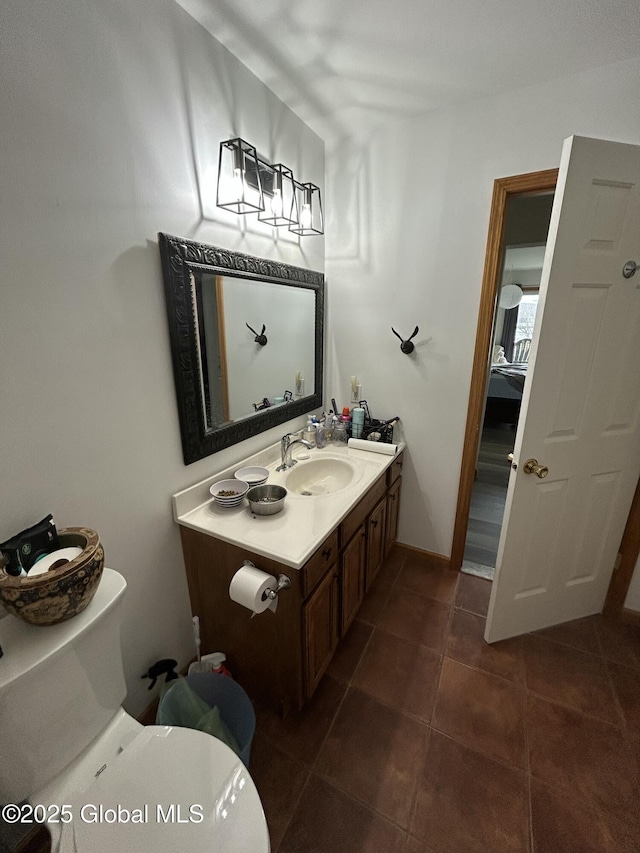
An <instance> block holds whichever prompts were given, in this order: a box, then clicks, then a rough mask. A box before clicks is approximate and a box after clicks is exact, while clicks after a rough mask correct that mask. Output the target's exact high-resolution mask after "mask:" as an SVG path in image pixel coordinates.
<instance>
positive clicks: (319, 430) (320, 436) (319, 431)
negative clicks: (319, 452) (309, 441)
mask: <svg viewBox="0 0 640 853" xmlns="http://www.w3.org/2000/svg"><path fill="white" fill-rule="evenodd" d="M314 426H315V428H316V447H326V444H327V436H326V435H325V431H324V424H323V423H322V421H320V422H319V423H317V424H314Z"/></svg>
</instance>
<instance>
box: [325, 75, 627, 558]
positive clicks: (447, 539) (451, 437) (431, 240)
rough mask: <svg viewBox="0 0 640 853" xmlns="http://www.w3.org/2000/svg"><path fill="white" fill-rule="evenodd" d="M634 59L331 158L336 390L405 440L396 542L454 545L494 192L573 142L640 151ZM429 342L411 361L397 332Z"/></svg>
mask: <svg viewBox="0 0 640 853" xmlns="http://www.w3.org/2000/svg"><path fill="white" fill-rule="evenodd" d="M638 91H640V61H639V60H637V59H636V60H632V61H628V62H624V63H619V64H616V65H611V66H607V67H604V68H601V69H598V70H596V71H592V72H589V73H583V74H579V75H575V76H572V77H569V78H564V79H562V80H559V81H554V82H552V83H547V84H544V85H538V86H534V87H530V88H527V89H523V90H521V91H517V92H512V93H508V94H503V95H500V96H497V97H493V98H486V99H484V100H479V101H476V102H474V103H470V104H466V105H463V106H460V107H456V108H455V109H448V110H441V111H438V112H434V113H431V114H428V115H425V116H422V117H419V118H415V119H412V120H409V121H405V122H402V123H398V124H394V125H391V126H386V127H384V128H382V129H379V130H376V131H374V132H372V133H370V134H367V135H365V136H362V137H358V138H354V139H351V140H350V141H348V142H345V143H342V144H341V145H339V146H338V147H337V148H336V150H335V151H331V152H330V153H329V152H328V155H327V184H328V189H327V201H326V209H327V222H328V228H327V281H328V317H329V319H328V328H329V332H330V335H329V343H328V353H329V371H328V379H327V381H328V390H329V392H330V393H331V394H334V395H335V396H336V398H338V402H339V404H340V403H341V401H344V400H345V399H347V397H346V395H347V393H348V388H349V377H350V376H351V375H357V376H358V378H359V380H360V381H361V382H362V384H363V393H364V396H365V398H366V399H367V400H368V402H369V404H370V406H371V409H372V412H373V413H374V414H375V415H377V416H383V415H384V416H391V415H396V414H398V415H400V416H401V418H402V420H403V422H404V429H405V433H406V437H407V441H408V464H407V465H406V466H405V469H404V472H405V476H404V482H403V494H402V502H401V514H400V529H399V538H400V541H402V542H404V543H407V544H410V545H413V546H416V547H418V548H422V549H425V550H427V551H432V552H436V553H440V554H444V555H449V554H450V553H451V539H452V535H453V527H454V520H455V507H456V500H457V492H458V481H459V476H460V464H461V458H462V445H463V438H464V428H465V420H466V413H467V405H468V394H469V383H470V378H471V367H472V358H473V349H474V343H475V332H476V323H477V313H478V306H479V298H480V289H481V283H482V270H483V263H484V255H485V245H486V238H487V228H488V221H489V210H490V203H491V195H492V191H493V182H494V180H495V179H496V178H501V177H506V176H509V175H517V174H520V173H525V172H532V171H536V170H540V169H549V168H554V167H557V166H558V164H559V161H560V152H561V148H562V141H563V139H564V138H565V137H567V136H570V135H572V134H581V135H585V136H597V137H603V138H607V139H613V140H618V141H622V142H633V143H636V144H637V143H640V111H639V110H638ZM416 324H417V325H419V327H420V332H419V334H418V336H417V338H416V339H415V342H417V345H416V350H415V352H414V355H413V356H411V357H409V356H406V355H403V354H402V353H401V352H400V347H399V342H398V340H397V339H396V338H395V337H394V336H393V334H392V333H391V329H390V327H391V326H394V328H396V329H397V330H398V331H400V332H401V333H402V334H404V335H408V334H410V332H411V331H412V330H413V328H414V326H415V325H416Z"/></svg>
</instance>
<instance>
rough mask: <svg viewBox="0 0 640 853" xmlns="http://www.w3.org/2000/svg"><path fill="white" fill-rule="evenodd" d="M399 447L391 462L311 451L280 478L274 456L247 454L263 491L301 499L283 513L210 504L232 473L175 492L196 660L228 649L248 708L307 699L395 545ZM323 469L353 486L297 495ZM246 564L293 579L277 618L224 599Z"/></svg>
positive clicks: (286, 706) (344, 450)
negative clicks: (215, 486)
mask: <svg viewBox="0 0 640 853" xmlns="http://www.w3.org/2000/svg"><path fill="white" fill-rule="evenodd" d="M402 447H403V446H402V445H401V446H400V447H399V450H398V453H397V454H396V455H395V456H386V455H381V454H377V453H370V452H367V451H361V450H354V449H352V448H348V447H347V446H346V445H345V446H342V447H340V448H338V447H336V446H333V447H331V448H330V447H327V448H326V449H322V450H317V449H315V450H312V451H311V452H310V453H308V454H305V455H308V456H309V459H308V460H301V461H300V462H299V463H298V464H297V465H295V466H294V467H293V468H292V469H290V470H289V471H285V472H277V471H276V470H275V468H276V466H277V464H278V462H279V461H280V460H279V450H278V449H277V448H275V450H274V448H269V449H268V450H267V451H264V452H263V453H262V454H256V455H255V456H254V457H252V458H251V460H247V461H246V462H245V464H253V465H263V466H265V467H269V469H270V472H271V473H270V476H269V480H268V482H270V483H271V482H274V483H280V484H282V485H285V486H286V484H287V480H288V481H289V485H290V486H294V487H295V488H297V489H298V491H299V492H300V493H298V492H296V491H294V490H292V489H288V494H287V500H286V502H285V508H284V510H283V511H282V512H281V513H278V514H277V515H273V516H256V515H253V514H252V513H251V511H250V510H249V508H248V506H246V502H245V506H242V507H238V508H236V509H231V510H228V509H224V508H221V507H218V506H216V505H215V504H214V503H213V502H212V500H211V498H210V495H209V493H208V489H209V486H210V485H211V484H212V483H213V482H215V481H216V480H219V479H224V478H225V477H226V476H228V475H229V476H233V471H234V470H237V469H238V468H240V467H241V465H240V464H238V465H236V466H234V467H233V468H232V469H229V470H227V471H224V472H221V473H220V474H218V475H216V476H215V477H212V478H209V479H208V480H205V481H203V482H202V483H199V484H197V485H196V486H193V487H192V488H191V489H186V490H185V491H183V492H181V493H178V494H177V495H174V499H173V503H174V516H175V519H176V521H177V522H178V523H179V524H180V533H181V537H182V548H183V552H184V560H185V566H186V572H187V579H188V584H189V595H190V598H191V608H192V612H193V613H194V614H197V615H198V616H199V618H200V628H201V636H202V649H203V652H205V653H209V652H213V651H223V652H225V654H226V655H227V659H228V663H229V666H230V668H231V669H232V671H233V673H234V675H235V677H236V678H237V680H238V681H239V682H240V683H241V684H242V685H243V687H244V688H245V689H246V690H247V692H248V693H249V695H250V696H251V697H252V698H253V699H260V700H261V701H263V702H267V703H268V704H270V705H272V706H274V707H276V708H277V709H279V710H280V711H281V712H282V713H283V714H286V713H287V712H288V711H289V710H290V709H291V708H294V707H296V708H301V707H302V706H303V705H304V703H305V702H306V701H307V700H308V699H309V698H310V697H311V696H312V695H313V693H314V691H315V689H316V687H317V686H318V683H319V682H320V679H321V678H322V675H323V674H324V672H325V670H326V668H327V666H328V665H329V662H330V661H331V658H332V656H333V653H334V651H335V649H336V646H337V644H338V641H339V640H340V638H341V637H343V636H344V635H345V634H346V632H347V630H348V629H349V626H350V625H351V623H352V621H353V619H354V618H355V616H356V613H357V612H358V608H359V607H360V604H361V602H362V599H363V598H364V595H365V593H366V591H367V590H368V588H369V587H370V586H371V584H372V582H373V580H374V578H375V576H376V574H377V572H378V570H379V568H380V566H381V564H382V562H383V560H384V557H385V555H386V554H387V553H388V551H389V549H390V548H391V546H392V544H393V542H394V541H395V539H396V535H397V526H398V507H399V500H400V488H401V483H402V477H401V475H402V461H403V454H402ZM274 452H275V454H277V457H278V458H275V456H274ZM295 455H296V454H295V452H294V457H295ZM314 463H315V465H316V467H315V468H314ZM328 463H330V464H331V465H332V466H338V467H340V466H341V468H340V470H342V469H344V470H347V468H348V469H349V470H350V471H351V480H350V481H349V482H348V483H347V485H342V486H341V487H340V488H338V489H337V490H336V491H335V492H333V493H331V494H315V495H314V494H308V493H306V492H307V491H308V489H307V488H306V487H307V485H308V483H309V482H310V480H312V479H313V472H314V471H315V470H319V471H321V472H323V471H324V470H325V469H326V468H327V465H328ZM307 472H308V473H307ZM296 484H299V485H297V486H296ZM245 560H249V561H251V562H252V563H254V564H255V565H256V566H257V568H259V569H261V570H263V571H265V572H267V573H269V574H271V575H274V576H275V577H277V576H278V574H280V573H282V574H285V575H286V576H287V577H288V578H290V580H291V586H290V588H289V589H285V590H282V591H281V592H280V593H279V594H278V605H277V610H276V612H275V613H272V612H271V611H269V610H267V611H266V612H264V613H261V614H259V615H257V616H253V615H252V613H251V612H250V611H249V610H247V609H246V608H244V607H242V606H240V605H239V604H237V603H235V602H234V601H232V600H231V599H230V597H229V583H230V581H231V578H232V577H233V576H234V574H235V572H236V571H237V570H238V568H239V567H240V566H242V564H243V562H244V561H245Z"/></svg>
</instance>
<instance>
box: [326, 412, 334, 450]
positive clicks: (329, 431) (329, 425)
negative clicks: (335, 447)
mask: <svg viewBox="0 0 640 853" xmlns="http://www.w3.org/2000/svg"><path fill="white" fill-rule="evenodd" d="M324 437H325V438H326V440H327V444H328V443H329V442H330V441H333V412H332V410H331V409H329V414H328V415H327V416H326V418H325V419H324Z"/></svg>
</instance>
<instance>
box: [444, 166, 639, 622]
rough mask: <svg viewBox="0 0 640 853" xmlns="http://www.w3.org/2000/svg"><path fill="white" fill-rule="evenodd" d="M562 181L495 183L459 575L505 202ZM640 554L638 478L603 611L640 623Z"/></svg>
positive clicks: (463, 479) (454, 552)
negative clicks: (634, 584) (638, 608)
mask: <svg viewBox="0 0 640 853" xmlns="http://www.w3.org/2000/svg"><path fill="white" fill-rule="evenodd" d="M557 180H558V170H557V169H546V170H545V171H541V172H529V173H527V174H524V175H513V176H512V177H509V178H499V179H498V180H496V181H494V184H493V198H492V200H491V212H490V215H489V234H488V236H487V251H486V255H485V260H484V272H483V276H482V290H481V293H480V307H479V310H478V326H477V331H476V345H475V350H474V354H473V368H472V371H471V389H470V392H469V408H468V411H467V424H466V428H465V434H464V449H463V453H462V467H461V470H460V485H459V488H458V503H457V506H456V520H455V526H454V531H453V542H452V545H451V558H450V560H449V568H450V569H452V570H453V571H460V567H461V566H462V559H463V556H464V546H465V541H466V538H467V527H468V524H469V510H470V507H471V491H472V489H473V481H474V476H475V469H476V460H477V456H478V445H479V443H480V435H481V432H482V430H481V419H482V416H483V413H484V403H485V396H486V379H487V366H488V364H489V347H490V346H491V336H492V334H493V321H494V314H495V307H496V297H497V293H498V284H499V279H500V273H501V262H502V241H503V238H504V220H505V213H506V208H507V202H508V200H509V197H510V196H513V195H524V194H527V193H541V192H550V191H554V190H555V188H556V183H557ZM639 555H640V480H639V481H638V485H637V487H636V492H635V496H634V499H633V502H632V504H631V509H630V511H629V517H628V519H627V524H626V527H625V531H624V534H623V536H622V541H621V543H620V557H619V562H618V565H617V568H616V570H615V571H614V572H613V575H612V577H611V581H610V583H609V590H608V592H607V598H606V601H605V603H604V607H603V613H604V615H605V616H610V617H613V618H623V619H626V620H628V621H633V622H637V623H638V624H640V613H636V612H635V611H631V610H625V607H624V602H625V599H626V597H627V592H628V590H629V584H630V583H631V578H632V576H633V572H634V569H635V566H636V563H637V561H638V556H639Z"/></svg>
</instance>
